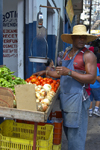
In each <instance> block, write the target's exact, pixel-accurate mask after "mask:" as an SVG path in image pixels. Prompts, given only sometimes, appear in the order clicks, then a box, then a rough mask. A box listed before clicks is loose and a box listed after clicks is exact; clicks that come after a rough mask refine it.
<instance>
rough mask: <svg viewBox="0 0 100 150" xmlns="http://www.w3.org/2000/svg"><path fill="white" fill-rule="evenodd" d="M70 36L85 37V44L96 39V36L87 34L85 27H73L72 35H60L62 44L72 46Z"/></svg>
mask: <svg viewBox="0 0 100 150" xmlns="http://www.w3.org/2000/svg"><path fill="white" fill-rule="evenodd" d="M72 35H87V41H86V42H87V43H88V42H91V41H94V40H95V39H97V36H95V35H92V34H88V33H87V31H86V26H85V25H75V26H74V27H73V33H72V34H62V35H61V39H62V41H63V42H66V43H69V44H73V40H72V37H71V36H72Z"/></svg>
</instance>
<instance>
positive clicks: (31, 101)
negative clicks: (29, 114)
mask: <svg viewBox="0 0 100 150" xmlns="http://www.w3.org/2000/svg"><path fill="white" fill-rule="evenodd" d="M15 94H16V102H17V109H20V110H30V111H37V108H36V96H35V84H23V85H22V84H20V85H15Z"/></svg>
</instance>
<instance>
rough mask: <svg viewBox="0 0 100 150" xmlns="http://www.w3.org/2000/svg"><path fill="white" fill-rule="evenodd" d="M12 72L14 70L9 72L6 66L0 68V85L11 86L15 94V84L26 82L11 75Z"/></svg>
mask: <svg viewBox="0 0 100 150" xmlns="http://www.w3.org/2000/svg"><path fill="white" fill-rule="evenodd" d="M14 73H15V72H11V70H10V69H9V68H7V67H6V66H3V67H1V68H0V86H1V87H7V88H11V89H12V91H13V93H14V95H15V88H14V86H15V85H17V84H26V83H27V82H26V81H25V80H24V79H21V78H20V77H16V76H15V75H13V74H14Z"/></svg>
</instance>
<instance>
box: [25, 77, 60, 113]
mask: <svg viewBox="0 0 100 150" xmlns="http://www.w3.org/2000/svg"><path fill="white" fill-rule="evenodd" d="M26 82H28V83H30V84H35V93H36V103H37V110H38V111H43V112H44V111H46V110H47V108H48V106H49V105H50V104H51V102H52V100H53V97H54V95H55V94H56V91H57V89H58V87H59V84H60V79H57V80H53V79H52V78H43V77H41V76H35V75H32V76H31V77H30V78H27V79H26Z"/></svg>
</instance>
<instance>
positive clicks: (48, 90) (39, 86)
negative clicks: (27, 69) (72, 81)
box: [0, 66, 60, 112]
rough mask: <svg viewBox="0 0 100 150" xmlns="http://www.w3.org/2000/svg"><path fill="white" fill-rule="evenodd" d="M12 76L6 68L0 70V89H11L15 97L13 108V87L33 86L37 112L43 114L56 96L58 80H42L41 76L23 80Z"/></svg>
mask: <svg viewBox="0 0 100 150" xmlns="http://www.w3.org/2000/svg"><path fill="white" fill-rule="evenodd" d="M13 74H14V72H11V70H10V69H9V68H7V67H6V66H3V67H1V68H0V87H6V88H11V89H12V91H13V94H14V96H15V99H14V100H13V105H14V106H13V107H14V108H16V107H17V106H16V94H15V88H14V86H15V85H18V84H35V96H36V105H37V110H38V111H42V112H45V111H46V110H47V108H48V106H49V105H50V104H51V102H52V100H53V97H54V96H55V94H56V91H57V89H58V87H59V85H60V79H57V80H54V79H52V78H47V77H45V78H43V77H42V76H35V75H32V76H30V77H29V78H27V79H26V80H24V79H21V78H20V77H16V76H15V75H13Z"/></svg>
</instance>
